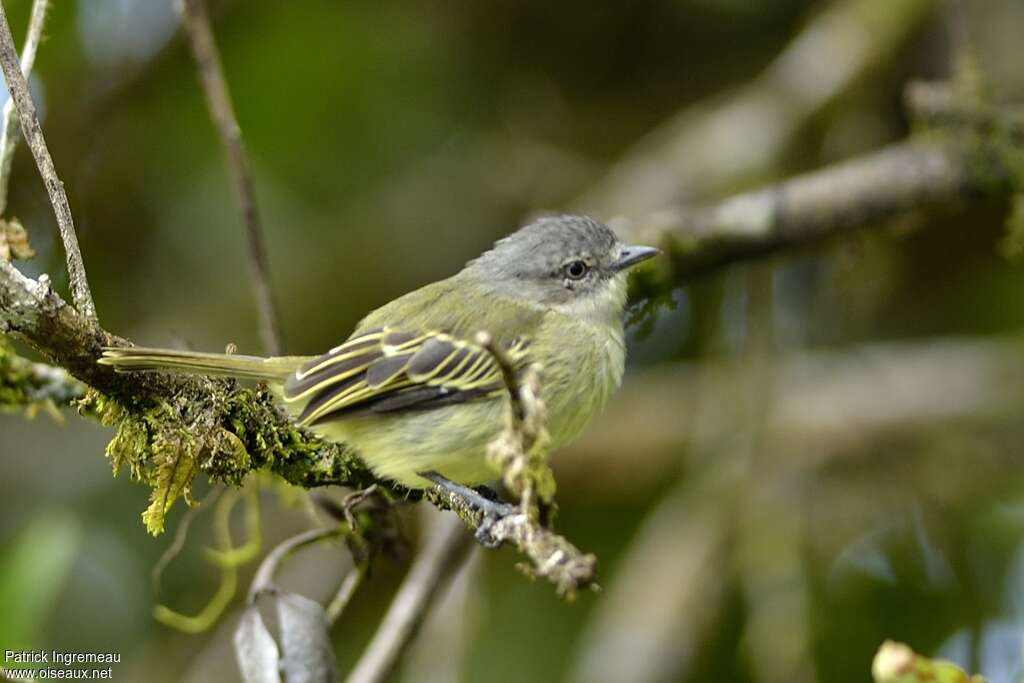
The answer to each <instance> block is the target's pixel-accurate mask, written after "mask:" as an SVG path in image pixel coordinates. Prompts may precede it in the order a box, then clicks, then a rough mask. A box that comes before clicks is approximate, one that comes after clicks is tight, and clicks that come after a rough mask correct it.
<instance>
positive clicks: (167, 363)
mask: <svg viewBox="0 0 1024 683" xmlns="http://www.w3.org/2000/svg"><path fill="white" fill-rule="evenodd" d="M306 360H308V359H307V358H305V357H302V356H279V357H273V358H263V357H260V356H243V355H236V354H227V353H196V352H193V351H176V350H173V349H149V348H145V347H141V346H134V347H129V348H105V349H103V356H102V357H101V358H100V359H99V361H97V362H98V363H99V364H100V365H110V366H113V368H114V369H115V370H116V371H117V372H145V371H159V372H177V373H184V374H193V375H217V376H220V377H235V378H238V379H254V380H266V381H268V382H283V381H284V380H285V379H286V378H287V377H288V375H290V374H291V373H292V372H294V371H295V369H296V368H298V367H299V366H300V365H302V363H303V362H305V361H306Z"/></svg>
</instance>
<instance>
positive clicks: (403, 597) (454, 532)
mask: <svg viewBox="0 0 1024 683" xmlns="http://www.w3.org/2000/svg"><path fill="white" fill-rule="evenodd" d="M438 526H439V527H440V528H438V529H437V530H436V531H435V532H434V533H433V535H432V536H431V538H430V541H429V544H428V545H427V546H426V547H425V548H424V549H423V550H422V551H421V552H420V554H419V556H418V557H417V558H416V561H415V562H414V563H413V565H412V567H411V568H410V569H409V574H408V575H407V576H406V577H405V581H403V582H402V585H401V586H400V587H399V589H398V593H397V594H396V595H395V598H394V600H392V602H391V606H390V607H389V608H388V612H387V614H385V615H384V620H383V621H382V622H381V625H380V627H379V628H378V629H377V633H376V634H374V636H373V640H371V641H370V644H369V646H367V648H366V650H364V651H363V655H362V657H360V659H359V661H358V662H357V663H356V666H355V668H354V669H353V670H352V672H351V673H350V674H349V675H348V678H347V679H346V683H381V682H382V681H386V680H388V679H389V677H390V676H391V674H392V672H394V670H395V667H396V666H397V664H398V661H399V659H400V658H401V656H402V653H404V652H405V650H406V649H407V648H408V647H409V644H410V643H411V642H412V639H413V637H414V636H415V635H416V631H417V630H418V629H419V627H420V625H421V624H422V623H423V619H424V618H425V617H426V614H427V612H428V611H429V610H430V607H431V606H432V605H433V604H434V601H435V600H436V599H437V598H438V597H439V596H440V594H441V592H442V590H443V589H444V588H445V586H447V585H448V583H449V581H451V578H452V576H454V574H455V572H456V571H457V570H458V569H459V567H461V566H462V565H463V563H464V562H465V560H466V558H467V557H469V551H470V550H471V549H472V548H473V539H472V536H470V535H469V534H467V533H466V530H465V529H464V528H463V526H462V525H461V524H460V523H459V522H458V520H456V519H454V518H451V517H448V516H445V517H444V518H443V519H442V520H441V521H440V522H439V524H438Z"/></svg>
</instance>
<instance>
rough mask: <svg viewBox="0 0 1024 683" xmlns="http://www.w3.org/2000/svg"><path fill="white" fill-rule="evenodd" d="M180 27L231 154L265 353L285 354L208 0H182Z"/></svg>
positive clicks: (245, 157) (242, 145)
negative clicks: (189, 46)
mask: <svg viewBox="0 0 1024 683" xmlns="http://www.w3.org/2000/svg"><path fill="white" fill-rule="evenodd" d="M179 11H180V12H181V19H182V26H183V27H184V28H185V33H186V34H187V35H188V39H189V43H190V44H191V46H192V55H193V56H194V57H195V60H196V66H197V67H198V69H199V80H200V82H201V83H202V86H203V92H204V93H205V95H206V104H207V106H208V107H209V109H210V117H211V118H212V119H213V123H214V125H215V126H216V127H217V134H218V135H219V136H220V141H221V144H222V145H223V146H224V153H225V155H226V156H227V163H228V170H229V171H230V173H231V180H232V183H233V184H234V188H235V195H236V196H237V198H238V204H239V208H240V209H241V212H242V222H243V223H244V224H245V231H246V239H247V241H248V244H249V271H250V274H251V276H252V286H253V290H254V292H255V294H256V305H257V307H258V308H259V315H260V335H261V336H262V338H263V346H264V347H265V348H266V350H267V352H268V353H270V354H272V355H275V356H279V355H281V353H283V350H284V342H283V337H282V334H281V322H280V317H279V315H278V311H277V306H276V305H275V303H274V295H273V288H272V286H271V280H270V265H269V263H268V259H267V246H266V242H265V241H264V237H263V227H262V225H261V222H260V214H259V210H258V209H257V206H256V196H255V194H254V192H253V187H252V174H251V173H250V171H249V167H250V164H249V156H248V154H247V153H246V151H245V143H244V141H243V140H242V131H241V129H240V128H239V127H238V119H237V117H236V116H235V110H234V106H233V105H232V104H231V93H230V91H229V90H228V84H227V80H226V79H225V78H224V67H223V66H222V65H221V61H220V54H219V53H218V51H217V42H216V40H215V39H214V36H213V29H212V28H211V27H210V15H209V12H208V11H207V9H206V0H179Z"/></svg>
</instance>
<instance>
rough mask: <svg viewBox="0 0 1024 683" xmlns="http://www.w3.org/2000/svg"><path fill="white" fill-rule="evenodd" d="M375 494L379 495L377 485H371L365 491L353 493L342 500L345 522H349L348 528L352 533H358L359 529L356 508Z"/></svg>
mask: <svg viewBox="0 0 1024 683" xmlns="http://www.w3.org/2000/svg"><path fill="white" fill-rule="evenodd" d="M375 493H377V485H376V484H370V485H369V486H367V487H366V488H365V489H360V490H359V491H353V492H352V493H350V494H348V495H347V496H345V497H344V498H343V499H342V501H341V509H342V510H343V511H344V513H345V521H346V522H348V528H349V529H351V530H352V531H356V530H357V529H358V528H359V526H358V522H357V521H356V507H358V506H359V504H360V503H362V502H363V501H365V500H366V499H367V498H369V497H370V496H372V495H374V494H375Z"/></svg>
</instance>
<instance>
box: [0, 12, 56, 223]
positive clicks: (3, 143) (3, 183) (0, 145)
mask: <svg viewBox="0 0 1024 683" xmlns="http://www.w3.org/2000/svg"><path fill="white" fill-rule="evenodd" d="M49 4H50V3H49V0H33V2H32V15H31V17H29V20H28V33H27V34H26V35H25V46H24V47H23V48H22V49H21V73H22V74H23V75H24V76H25V78H26V80H27V79H28V77H29V74H31V73H32V66H33V65H34V64H35V61H36V48H38V47H39V40H40V38H41V37H42V35H43V24H44V23H45V22H46V10H47V9H48V7H49ZM17 116H18V110H17V109H16V108H15V107H14V98H8V99H7V103H6V104H4V124H3V125H4V130H3V135H2V137H0V216H2V215H3V214H4V212H5V211H7V188H8V186H9V185H10V180H11V165H12V164H13V162H14V150H15V149H16V148H17V146H18V131H19V130H20V129H19V128H17V127H16V126H15V125H14V124H15V121H16V120H17Z"/></svg>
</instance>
